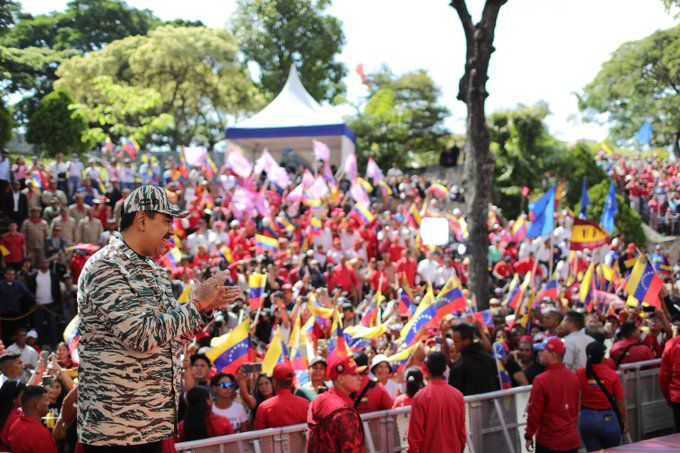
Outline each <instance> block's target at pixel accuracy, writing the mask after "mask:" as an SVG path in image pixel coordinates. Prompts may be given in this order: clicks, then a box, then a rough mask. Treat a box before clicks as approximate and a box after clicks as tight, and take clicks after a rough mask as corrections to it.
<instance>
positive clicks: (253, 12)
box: [232, 0, 347, 101]
mask: <svg viewBox="0 0 680 453" xmlns="http://www.w3.org/2000/svg"><path fill="white" fill-rule="evenodd" d="M329 4H330V0H239V1H238V6H237V8H236V12H235V14H234V17H233V18H232V24H233V32H234V34H235V35H236V37H237V38H238V42H239V46H240V48H241V51H242V52H243V55H244V56H245V58H246V60H247V61H248V62H255V63H257V65H258V66H259V69H260V73H261V77H260V84H261V88H262V89H263V90H264V91H265V92H267V93H268V94H269V95H275V94H277V93H278V92H279V91H280V90H281V88H283V85H284V84H285V83H286V79H287V77H288V72H289V71H290V67H291V65H292V64H294V65H295V67H296V68H297V70H298V72H299V73H300V79H301V80H302V83H303V84H304V86H305V88H307V90H308V91H309V94H311V95H312V97H313V98H314V99H316V100H317V101H322V100H329V101H330V100H332V99H333V98H335V97H336V96H337V95H340V94H342V93H344V91H345V85H344V84H343V83H342V79H343V77H344V76H345V74H347V68H346V67H345V65H344V64H342V63H340V62H338V61H335V57H336V56H337V55H339V54H340V52H341V51H342V46H343V44H344V43H345V36H344V34H343V32H342V24H341V22H340V21H339V20H338V19H336V18H335V17H333V16H331V15H328V14H326V13H325V12H324V10H325V9H326V8H327V7H328V5H329Z"/></svg>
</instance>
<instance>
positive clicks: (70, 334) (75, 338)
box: [64, 315, 80, 363]
mask: <svg viewBox="0 0 680 453" xmlns="http://www.w3.org/2000/svg"><path fill="white" fill-rule="evenodd" d="M79 322H80V317H79V316H78V315H75V316H74V317H73V319H71V321H70V322H69V323H68V325H67V326H66V328H65V329H64V343H66V347H67V348H68V352H69V353H70V354H71V360H73V362H75V363H79V362H80V356H79V355H78V342H79V341H80V332H79V330H78V323H79Z"/></svg>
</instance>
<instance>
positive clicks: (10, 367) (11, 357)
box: [0, 346, 37, 387]
mask: <svg viewBox="0 0 680 453" xmlns="http://www.w3.org/2000/svg"><path fill="white" fill-rule="evenodd" d="M29 348H30V346H29ZM31 349H32V348H31ZM36 363H37V361H36ZM0 372H2V375H0V387H2V384H4V383H5V381H8V380H10V379H21V380H22V381H24V379H22V377H23V376H24V364H23V362H22V360H21V354H19V353H17V352H11V351H9V350H5V352H3V353H2V355H1V356H0Z"/></svg>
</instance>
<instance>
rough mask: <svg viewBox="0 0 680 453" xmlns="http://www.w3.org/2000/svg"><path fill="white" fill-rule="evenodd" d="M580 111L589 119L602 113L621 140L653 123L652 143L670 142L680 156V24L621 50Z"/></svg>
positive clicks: (590, 87)
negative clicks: (641, 127)
mask: <svg viewBox="0 0 680 453" xmlns="http://www.w3.org/2000/svg"><path fill="white" fill-rule="evenodd" d="M579 107H580V108H581V110H582V111H584V113H585V116H586V119H590V120H596V119H597V118H596V115H597V114H604V120H605V122H607V123H609V124H611V125H612V129H611V133H612V135H613V137H614V138H615V139H616V140H617V141H619V142H622V141H625V140H629V139H631V138H633V136H634V135H635V133H636V132H637V130H638V129H639V128H640V126H642V125H643V124H644V122H645V121H650V122H651V124H652V128H653V130H654V134H653V135H652V141H651V144H652V145H656V146H667V145H669V144H672V145H673V152H674V154H675V155H676V157H680V25H677V26H675V27H673V28H671V29H668V30H662V31H657V32H655V33H653V34H652V35H650V36H647V37H646V38H644V39H642V40H640V41H631V42H627V43H625V44H623V45H622V46H621V47H619V48H618V49H617V50H616V52H614V54H613V55H612V57H611V59H610V60H609V61H607V62H605V63H604V64H603V65H602V68H601V69H600V72H599V73H598V74H597V76H596V77H595V79H594V80H593V81H592V82H590V83H589V84H588V85H587V86H586V87H585V88H584V90H583V94H582V95H581V96H580V97H579Z"/></svg>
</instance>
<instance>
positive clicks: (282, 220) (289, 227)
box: [276, 212, 295, 233]
mask: <svg viewBox="0 0 680 453" xmlns="http://www.w3.org/2000/svg"><path fill="white" fill-rule="evenodd" d="M276 224H277V225H278V226H279V227H281V228H282V229H284V230H286V231H288V232H289V233H292V232H293V231H295V226H294V225H293V219H291V218H290V217H289V216H288V214H286V213H285V212H282V213H281V215H279V217H277V219H276Z"/></svg>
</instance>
